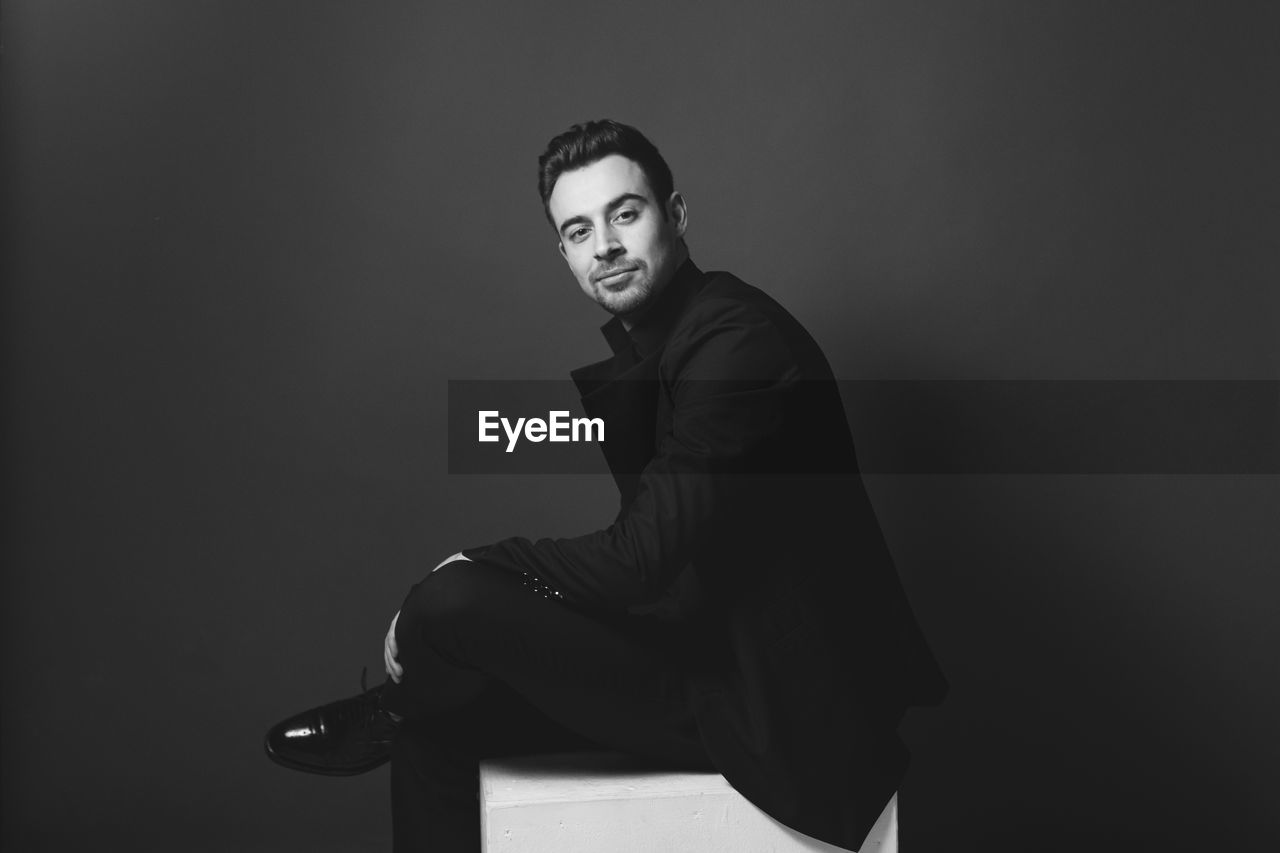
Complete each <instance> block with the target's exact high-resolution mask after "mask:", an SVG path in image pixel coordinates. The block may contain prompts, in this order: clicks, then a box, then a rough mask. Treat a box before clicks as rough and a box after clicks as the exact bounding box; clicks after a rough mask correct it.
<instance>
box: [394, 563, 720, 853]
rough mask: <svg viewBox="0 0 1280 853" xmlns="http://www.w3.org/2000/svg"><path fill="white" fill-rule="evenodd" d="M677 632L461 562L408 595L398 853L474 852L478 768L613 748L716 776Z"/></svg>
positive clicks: (402, 629)
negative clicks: (590, 610)
mask: <svg viewBox="0 0 1280 853" xmlns="http://www.w3.org/2000/svg"><path fill="white" fill-rule="evenodd" d="M685 639H686V637H685V635H683V634H682V633H681V632H680V630H679V628H678V627H677V626H675V625H672V624H671V623H662V622H657V621H655V620H651V619H647V618H639V617H628V616H618V617H613V616H598V615H594V614H586V613H583V612H580V611H578V610H575V609H573V608H571V607H569V606H568V605H565V604H563V603H561V602H559V601H556V600H551V599H547V598H544V597H543V596H542V595H539V594H538V593H536V592H534V591H532V590H531V589H530V588H528V587H527V586H526V585H524V584H523V583H522V582H521V579H520V577H519V576H517V575H513V574H511V573H509V572H506V571H504V570H501V569H496V568H493V567H491V566H487V565H485V564H484V563H479V562H465V561H457V562H454V563H450V564H448V565H446V566H444V567H442V568H441V569H439V570H438V571H436V572H434V573H432V574H430V575H428V576H427V578H426V579H424V580H423V581H422V582H421V583H419V584H417V585H415V586H414V587H413V589H412V590H410V592H409V595H408V597H407V598H406V599H405V602H404V605H403V607H402V608H401V610H400V618H399V621H398V622H397V623H396V643H397V645H398V647H399V652H400V657H399V660H400V663H401V665H402V666H403V667H404V676H403V677H402V679H401V683H400V684H395V683H393V682H390V681H388V682H387V687H386V690H385V691H384V695H383V703H384V705H385V707H387V709H388V710H390V711H393V712H395V713H398V714H401V715H402V716H404V717H405V718H406V719H405V722H404V725H403V726H402V727H401V730H400V733H399V735H398V736H397V739H396V741H395V744H394V745H393V748H392V757H391V815H392V825H393V836H394V849H395V851H396V853H410V851H413V853H419V851H429V853H454V851H458V852H459V853H461V851H466V853H474V851H478V850H479V849H480V817H479V801H478V790H477V789H478V765H479V761H480V760H481V759H482V758H488V757H496V756H502V755H518V754H527V753H534V752H557V751H559V752H564V751H573V750H579V749H593V748H606V749H611V750H617V751H622V752H627V753H631V754H633V755H637V756H641V757H644V758H646V759H650V760H652V761H653V762H654V763H655V765H660V766H664V767H670V768H672V769H690V770H711V769H713V767H712V765H711V762H710V760H709V759H708V758H707V756H706V753H705V752H704V751H703V748H702V743H701V740H700V738H699V737H698V732H697V726H696V723H695V721H694V718H693V714H692V711H691V708H690V702H689V697H688V695H687V692H686V686H685V679H684V677H683V675H682V672H681V667H680V664H679V662H680V660H681V659H682V656H685V655H686V654H687V652H688V649H685V648H683V642H684V640H685Z"/></svg>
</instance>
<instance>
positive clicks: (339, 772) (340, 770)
mask: <svg viewBox="0 0 1280 853" xmlns="http://www.w3.org/2000/svg"><path fill="white" fill-rule="evenodd" d="M262 746H263V749H264V751H265V752H266V753H267V758H269V759H271V760H272V761H273V762H275V763H276V764H279V765H280V766H281V767H287V768H288V769H290V770H297V771H298V772H300V773H314V774H315V775H317V776H359V775H360V774H361V773H368V772H369V771H370V770H376V769H378V768H379V767H381V766H382V765H384V764H386V763H387V762H388V761H390V760H391V756H389V755H388V756H386V757H385V758H379V759H378V760H377V761H374V762H371V763H369V764H361V765H359V766H357V767H318V766H316V765H314V764H303V763H302V762H300V761H294V760H293V759H291V758H285V757H284V756H283V755H280V754H278V753H275V752H272V750H271V743H270V742H269V741H264V742H263V744H262Z"/></svg>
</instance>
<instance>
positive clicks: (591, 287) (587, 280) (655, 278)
mask: <svg viewBox="0 0 1280 853" xmlns="http://www.w3.org/2000/svg"><path fill="white" fill-rule="evenodd" d="M664 207H665V209H666V216H664V215H663V208H664ZM547 208H548V210H549V211H550V213H551V221H552V222H554V223H555V226H556V229H557V230H558V232H559V235H560V254H562V255H564V259H565V261H567V262H568V264H569V269H570V270H572V271H573V276H574V278H576V279H577V280H578V286H579V287H581V288H582V292H583V293H585V294H587V295H588V296H590V297H591V298H592V299H594V300H595V301H596V302H598V303H599V304H600V306H601V307H603V308H604V309H605V310H606V311H608V312H609V313H610V314H614V315H615V316H618V317H621V318H622V319H623V320H624V321H626V320H628V319H629V318H633V317H634V316H635V315H636V314H637V313H638V312H640V311H641V310H642V309H643V308H644V307H645V306H646V305H647V304H648V303H649V302H650V301H651V300H652V299H653V298H654V297H656V296H657V295H658V294H659V293H660V292H661V291H662V288H663V287H665V286H666V284H667V282H669V281H670V280H671V277H672V276H673V275H674V274H675V271H676V269H677V268H678V267H679V266H680V264H681V263H682V262H683V261H684V258H685V250H684V247H683V245H682V244H681V242H680V238H681V237H682V236H683V235H684V231H685V224H686V211H685V205H684V199H682V198H681V197H680V194H679V193H672V196H671V198H669V199H656V198H654V196H653V190H652V189H651V188H650V187H649V182H648V180H646V179H645V176H644V171H643V170H642V169H641V168H640V165H639V164H638V163H636V162H635V161H634V160H630V159H628V158H626V157H622V156H620V155H617V154H611V155H609V156H608V157H605V158H604V159H603V160H597V161H596V162H594V163H592V164H590V165H588V166H583V167H582V168H581V169H575V170H573V171H571V172H565V173H563V174H562V175H560V177H559V179H557V180H556V184H555V187H554V188H553V189H552V190H551V197H550V198H549V199H548V200H547Z"/></svg>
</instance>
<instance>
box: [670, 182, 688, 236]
mask: <svg viewBox="0 0 1280 853" xmlns="http://www.w3.org/2000/svg"><path fill="white" fill-rule="evenodd" d="M667 216H668V217H669V218H670V219H671V222H672V224H674V225H675V227H676V236H677V237H683V236H684V231H685V229H686V228H688V227H689V206H688V205H686V204H685V203H684V196H682V195H680V193H676V192H673V193H672V194H671V197H670V198H669V199H667Z"/></svg>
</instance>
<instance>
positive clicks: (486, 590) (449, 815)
mask: <svg viewBox="0 0 1280 853" xmlns="http://www.w3.org/2000/svg"><path fill="white" fill-rule="evenodd" d="M539 167H540V171H539V189H540V192H541V195H542V200H543V204H544V207H545V210H546V213H547V217H548V219H549V220H550V221H551V224H552V227H553V228H554V229H555V232H556V237H557V240H558V242H559V249H560V253H561V255H562V256H563V257H564V259H565V261H566V262H567V263H568V265H569V269H570V270H571V271H572V273H573V275H574V278H576V279H577V281H578V284H579V286H580V287H581V288H582V290H583V292H584V293H586V294H587V295H588V296H589V297H591V298H592V299H593V300H595V301H596V302H597V303H599V304H600V306H601V307H602V308H604V309H605V310H606V311H607V312H609V313H610V314H612V315H613V318H612V319H611V320H610V321H609V322H608V323H607V324H606V325H605V326H604V327H603V332H604V335H605V338H606V340H607V341H608V343H609V346H610V348H611V349H612V350H613V356H612V357H611V358H609V359H607V360H605V361H601V362H598V363H596V364H592V365H589V366H587V367H583V368H580V369H578V370H576V371H573V373H572V376H573V379H574V381H575V382H576V383H577V386H578V389H579V391H580V392H581V394H582V404H583V407H584V409H585V410H586V412H587V414H588V415H589V416H591V417H599V418H602V419H603V420H604V422H605V424H606V440H605V441H604V442H603V443H602V449H603V451H604V453H605V457H606V459H607V461H608V464H609V467H610V469H611V471H612V472H613V474H614V477H615V480H616V482H617V485H618V488H619V491H620V492H621V498H622V501H621V509H620V511H619V512H618V515H617V517H616V518H615V519H614V521H613V523H612V524H610V525H609V526H607V527H605V528H604V529H602V530H599V531H597V532H595V533H590V534H587V535H585V536H579V537H574V538H567V539H542V540H538V541H530V540H528V539H522V538H512V539H506V540H503V541H501V542H498V543H496V544H493V545H490V546H488V547H483V548H474V549H467V550H466V551H464V552H460V553H459V554H456V555H454V556H453V557H451V558H449V559H448V560H446V561H445V562H444V563H442V564H441V565H439V566H437V567H436V569H435V570H433V571H432V572H431V573H430V574H428V576H427V577H426V578H425V579H424V580H423V581H422V582H421V583H419V584H417V585H416V586H415V587H414V588H413V589H412V590H411V591H410V593H409V595H408V597H407V598H406V600H405V602H404V605H403V606H402V607H401V609H400V611H399V612H398V613H397V614H396V616H395V618H394V619H393V620H392V624H391V629H390V631H389V632H388V634H387V637H386V639H385V641H384V646H385V648H384V653H385V661H386V667H387V671H388V674H389V676H390V679H389V681H388V683H387V684H385V685H384V686H383V687H380V688H375V689H374V690H370V691H366V692H365V693H364V694H361V695H360V696H358V697H355V698H353V699H349V700H345V701H342V702H337V703H333V704H331V705H327V706H323V707H321V708H317V709H314V710H312V711H309V712H306V713H304V714H300V715H298V716H296V717H293V718H290V719H289V720H286V721H285V722H284V723H281V724H280V725H279V726H276V727H275V728H274V729H272V731H271V732H270V733H269V734H268V737H267V752H268V754H269V755H270V756H271V757H272V758H273V759H274V760H276V761H278V762H280V763H282V764H285V765H286V766H289V767H293V768H295V769H299V770H305V771H310V772H318V773H332V774H344V773H354V772H363V771H364V770H368V769H372V768H373V767H376V766H378V765H379V764H381V763H382V762H384V761H386V760H387V759H388V757H389V758H390V760H391V779H392V815H393V823H394V833H395V845H396V849H397V850H410V849H415V850H416V849H424V850H432V851H451V850H476V849H478V846H479V835H478V834H479V819H478V814H477V804H476V774H477V764H478V761H479V759H480V758H482V757H485V756H488V755H500V754H511V753H515V752H531V751H557V750H564V749H567V748H576V747H591V746H593V745H594V746H599V747H602V748H608V749H613V750H621V751H625V752H630V753H633V754H636V755H640V756H644V757H647V758H649V759H652V760H654V761H655V762H661V763H663V764H666V765H670V766H672V767H676V768H700V769H707V770H710V769H715V770H718V771H719V772H721V773H723V774H724V775H725V777H726V778H727V779H728V780H729V782H730V783H732V784H733V786H734V787H735V788H737V789H738V790H739V791H741V792H742V793H743V794H744V795H745V796H746V797H748V798H749V799H750V800H751V801H752V802H754V803H755V804H756V805H757V806H759V807H760V808H762V809H763V810H764V811H766V812H768V813H769V814H771V815H772V816H773V817H775V818H777V819H778V820H780V821H782V822H783V823H786V824H788V825H790V826H792V827H794V828H795V829H798V830H800V831H801V832H804V833H806V834H808V835H812V836H815V837H817V838H820V839H823V840H825V841H829V842H832V843H835V844H837V845H840V846H842V847H847V848H854V849H856V848H857V847H858V846H860V844H861V843H862V840H863V838H864V837H865V836H866V833H867V831H868V829H869V828H870V827H871V825H872V823H873V822H874V821H875V819H876V817H877V816H878V815H879V814H880V812H881V810H882V809H883V807H884V806H885V804H886V802H887V801H888V800H889V798H890V797H891V796H892V794H893V793H894V791H895V790H896V789H897V787H898V785H899V782H900V781H901V779H902V775H903V773H904V771H905V769H906V765H907V753H906V750H905V749H904V748H903V746H902V743H901V741H900V740H899V739H898V737H897V735H896V728H897V725H898V723H899V721H900V719H901V717H902V715H903V713H904V711H905V709H906V708H907V707H908V706H910V705H913V704H934V703H937V702H939V701H941V699H942V696H943V695H944V693H945V692H946V683H945V681H944V679H943V677H942V675H941V673H940V672H939V671H938V668H937V666H936V664H935V662H934V660H933V658H932V655H931V654H930V653H929V651H928V649H927V647H926V645H925V643H924V640H923V638H922V637H921V635H920V632H919V630H918V628H917V627H916V623H915V620H914V617H913V616H912V614H911V611H910V607H909V606H908V604H907V601H906V597H905V595H904V594H903V591H902V588H901V586H900V584H899V582H898V579H897V576H896V573H895V571H894V568H893V564H892V561H891V559H890V556H889V553H888V551H887V549H886V547H885V544H884V540H883V537H882V536H881V533H880V530H879V527H878V525H877V523H876V519H875V515H874V513H873V512H872V509H871V506H870V504H869V502H868V501H867V498H866V494H865V491H864V490H863V487H862V483H861V480H860V478H859V475H858V469H857V463H856V460H855V457H854V451H853V442H852V439H851V437H850V434H849V429H848V425H847V423H846V420H845V416H844V410H843V407H842V404H841V402H840V396H839V392H838V390H837V388H836V384H835V380H834V377H833V375H832V373H831V369H830V367H829V365H828V364H827V361H826V358H825V357H824V356H823V354H822V352H821V350H820V349H819V348H818V346H817V344H816V343H815V342H814V341H813V339H812V338H811V337H810V336H809V334H808V333H807V332H806V331H805V330H804V329H803V328H802V327H801V326H800V324H799V323H798V322H797V321H796V320H795V319H794V318H793V317H792V316H791V315H790V314H788V313H787V312H786V311H785V310H784V309H783V308H782V307H781V306H780V305H778V303H777V302H775V301H774V300H773V299H771V298H770V297H768V296H767V295H765V294H764V293H763V292H761V291H760V290H757V289H755V288H753V287H751V286H750V285H747V284H745V283H743V282H742V281H740V280H739V279H737V278H735V277H734V276H732V275H729V274H728V273H704V272H703V271H701V270H700V269H699V268H698V267H697V266H695V265H694V263H693V261H692V260H691V259H690V258H689V251H688V247H687V245H686V243H685V239H684V236H685V231H686V228H687V226H688V211H687V209H686V206H685V201H684V199H683V198H682V197H681V195H680V193H678V192H676V191H675V189H674V186H673V180H672V176H671V171H670V169H669V168H668V167H667V164H666V163H665V162H664V161H663V159H662V156H661V155H660V154H659V153H658V151H657V149H656V148H654V146H653V145H652V144H651V143H650V142H649V141H648V140H647V139H646V138H645V137H644V136H643V135H641V134H640V132H639V131H637V130H635V129H634V128H631V127H628V126H626V125H622V124H619V123H617V122H613V121H594V122H589V123H586V124H582V125H575V126H574V127H573V128H571V129H570V130H569V131H567V132H565V133H563V134H561V135H560V136H557V137H556V138H555V139H553V140H552V141H551V142H550V144H549V145H548V148H547V150H546V152H545V153H544V154H543V155H542V157H541V159H540V160H539Z"/></svg>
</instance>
